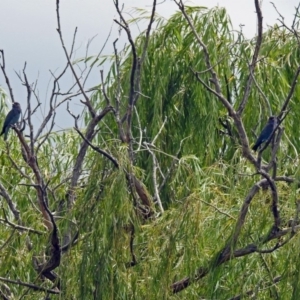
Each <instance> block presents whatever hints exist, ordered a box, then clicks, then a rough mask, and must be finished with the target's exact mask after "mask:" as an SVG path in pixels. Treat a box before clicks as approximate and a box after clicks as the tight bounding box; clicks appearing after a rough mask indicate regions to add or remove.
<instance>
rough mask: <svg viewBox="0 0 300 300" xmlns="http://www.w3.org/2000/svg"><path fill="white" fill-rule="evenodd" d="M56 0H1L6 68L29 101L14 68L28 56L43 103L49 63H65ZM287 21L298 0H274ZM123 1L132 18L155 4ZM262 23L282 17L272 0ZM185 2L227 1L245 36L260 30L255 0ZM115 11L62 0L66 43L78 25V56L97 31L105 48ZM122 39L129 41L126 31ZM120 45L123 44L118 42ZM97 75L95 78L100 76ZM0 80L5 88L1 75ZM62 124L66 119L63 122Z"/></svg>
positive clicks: (101, 0)
mask: <svg viewBox="0 0 300 300" xmlns="http://www.w3.org/2000/svg"><path fill="white" fill-rule="evenodd" d="M55 2H56V1H54V0H52V1H50V0H48V1H47V0H0V49H4V51H5V56H6V68H7V71H8V74H9V76H10V78H11V80H12V84H13V89H14V92H15V96H16V98H17V99H18V101H19V102H21V104H22V102H23V103H24V104H25V101H26V93H25V88H24V87H23V86H21V85H20V83H19V80H18V79H17V76H16V75H15V73H14V71H20V70H22V68H23V65H24V62H25V61H26V62H27V70H28V76H29V79H30V81H31V82H33V81H35V79H36V78H37V77H38V78H39V91H40V96H41V100H42V101H43V102H44V103H45V102H46V99H47V96H46V88H47V83H48V82H49V79H50V74H49V69H51V70H52V71H55V70H56V69H58V68H61V67H62V66H64V64H65V58H64V55H63V51H62V49H61V46H60V41H59V38H58V34H57V31H56V28H57V24H56V14H55ZM160 2H162V3H161V4H160V5H158V13H159V14H161V15H163V16H165V17H166V18H167V17H168V16H170V15H171V14H172V13H174V12H175V10H176V5H175V3H174V2H173V1H172V0H165V1H163V0H161V1H160ZM273 2H274V4H275V5H276V6H277V8H278V10H279V11H280V13H281V14H282V15H283V16H284V17H285V21H286V23H287V24H291V22H292V19H293V16H294V13H295V6H297V5H298V3H299V0H273ZM120 3H124V6H125V11H126V12H127V13H128V14H127V15H125V17H128V18H130V17H131V16H132V14H133V10H132V8H133V7H139V8H144V9H148V10H150V9H151V4H152V0H123V1H121V0H120ZM262 3H263V4H262V10H263V15H264V25H265V28H266V25H273V24H274V23H275V22H276V19H277V18H278V15H277V13H276V11H275V10H274V8H273V6H272V5H271V3H270V1H265V0H264V1H263V2H262ZM186 4H191V5H199V6H207V7H213V6H216V5H219V6H223V7H226V9H227V11H228V14H229V15H230V17H231V19H232V23H233V26H234V27H235V28H236V29H239V25H240V24H243V25H244V27H243V31H244V33H245V35H246V36H247V37H252V36H253V35H254V34H255V32H256V14H255V8H254V0H219V1H217V0H193V1H186ZM114 17H117V14H116V12H115V8H114V6H113V1H112V0H61V22H62V29H63V35H64V38H65V42H66V45H67V47H68V48H69V47H70V43H71V40H72V36H73V33H74V28H75V27H76V26H77V27H78V35H77V42H76V49H77V52H76V56H77V57H81V56H83V54H84V51H85V46H86V44H87V42H88V40H89V39H91V38H92V37H94V36H96V37H95V39H94V40H93V43H92V46H91V48H90V54H96V53H97V52H98V51H99V49H101V47H102V45H103V43H104V41H105V39H106V37H107V35H108V33H109V31H110V28H111V26H112V24H113V18H114ZM113 26H114V27H113V28H114V30H113V32H112V34H111V37H110V41H109V43H108V46H107V47H106V49H105V51H104V53H106V54H110V53H111V51H112V41H113V40H114V39H115V38H116V37H117V26H116V25H113ZM133 29H134V32H135V33H137V32H138V31H137V28H136V27H135V26H133ZM123 36H124V41H125V35H123ZM120 48H121V46H120ZM99 80H100V79H99V78H98V79H97V78H96V79H95V82H99ZM0 86H2V87H4V88H5V89H6V86H5V83H4V80H3V77H2V75H0ZM61 126H62V127H63V124H61Z"/></svg>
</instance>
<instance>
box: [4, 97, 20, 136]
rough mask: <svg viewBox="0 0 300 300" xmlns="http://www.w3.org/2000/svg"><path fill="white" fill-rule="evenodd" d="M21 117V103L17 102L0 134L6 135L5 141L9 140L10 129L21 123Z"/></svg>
mask: <svg viewBox="0 0 300 300" xmlns="http://www.w3.org/2000/svg"><path fill="white" fill-rule="evenodd" d="M20 115H21V106H20V103H18V102H15V103H13V106H12V109H11V111H10V112H9V113H8V114H7V116H6V118H5V121H4V124H3V128H2V132H1V134H0V135H2V134H4V141H6V139H7V134H8V131H9V128H10V127H11V126H12V125H14V124H16V123H17V122H18V121H19V118H20Z"/></svg>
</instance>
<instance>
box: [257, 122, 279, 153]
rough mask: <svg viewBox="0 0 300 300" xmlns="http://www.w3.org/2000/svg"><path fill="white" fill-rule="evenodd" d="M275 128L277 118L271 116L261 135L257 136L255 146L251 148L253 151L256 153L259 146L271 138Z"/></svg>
mask: <svg viewBox="0 0 300 300" xmlns="http://www.w3.org/2000/svg"><path fill="white" fill-rule="evenodd" d="M276 126H277V117H275V116H271V117H270V118H269V120H268V123H267V125H266V126H265V127H264V129H263V130H262V132H261V134H260V135H259V137H258V139H257V141H256V143H255V145H254V146H253V147H252V149H253V150H254V151H256V150H257V149H258V147H259V146H260V145H261V144H263V143H264V142H266V141H267V140H268V139H269V138H270V137H271V135H272V133H273V130H274V129H275V128H276Z"/></svg>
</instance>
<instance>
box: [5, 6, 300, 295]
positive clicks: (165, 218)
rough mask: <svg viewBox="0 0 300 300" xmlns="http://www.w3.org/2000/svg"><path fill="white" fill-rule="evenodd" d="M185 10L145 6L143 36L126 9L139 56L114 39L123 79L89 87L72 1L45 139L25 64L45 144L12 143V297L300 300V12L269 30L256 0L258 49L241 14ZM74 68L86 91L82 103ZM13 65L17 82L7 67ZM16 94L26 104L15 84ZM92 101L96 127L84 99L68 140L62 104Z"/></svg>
mask: <svg viewBox="0 0 300 300" xmlns="http://www.w3.org/2000/svg"><path fill="white" fill-rule="evenodd" d="M174 2H175V3H176V4H177V5H178V8H179V11H178V12H176V13H175V14H174V15H173V16H172V17H171V18H170V19H168V20H165V19H163V18H161V17H159V16H158V15H156V13H155V9H156V5H157V4H156V1H153V6H152V10H151V12H150V15H149V17H148V16H146V13H145V12H141V11H136V14H138V13H141V16H137V18H136V19H135V20H134V21H135V22H137V21H138V20H140V21H145V20H146V21H147V24H148V25H147V28H146V30H145V32H142V33H141V34H140V35H139V36H138V37H137V38H136V39H133V37H132V33H131V29H130V25H131V24H132V22H130V21H127V20H126V19H125V17H124V14H123V12H122V10H121V8H120V5H119V3H118V1H117V0H115V1H114V3H115V7H116V11H117V13H118V15H119V19H118V20H115V21H116V23H117V24H118V26H120V30H121V31H122V32H123V33H124V34H125V35H126V36H127V38H128V41H129V46H128V47H127V48H126V49H124V51H118V48H120V47H121V46H119V45H118V42H117V41H115V42H114V53H113V54H112V56H111V58H112V65H111V68H110V70H109V72H108V74H107V76H104V75H105V74H104V73H103V71H101V82H100V84H99V85H98V86H97V87H95V88H93V89H87V88H86V87H85V82H86V78H85V77H84V76H83V75H84V74H82V73H78V71H77V69H76V64H72V59H73V57H72V53H73V52H72V50H73V46H72V48H71V52H70V51H69V50H68V49H67V48H66V46H65V43H64V36H63V30H62V28H61V26H60V14H59V1H58V0H57V1H56V4H57V23H58V34H59V38H60V40H61V44H62V49H63V51H64V53H65V55H66V66H65V68H64V70H63V72H62V73H61V75H60V76H57V77H54V81H53V90H52V94H51V97H50V99H49V102H50V105H49V113H48V115H46V118H45V119H44V120H43V122H42V123H41V125H40V127H39V128H33V126H32V123H31V116H32V114H34V113H35V109H33V108H32V107H33V104H32V101H33V100H32V99H31V98H30V95H31V94H32V92H35V90H34V89H33V87H32V86H31V85H30V84H29V82H28V79H27V76H26V72H25V69H24V72H23V76H22V77H21V79H22V80H23V83H24V85H25V87H26V89H27V106H28V108H29V109H28V111H27V115H26V116H25V118H24V122H23V123H24V124H26V123H27V124H29V127H30V134H29V135H28V136H26V135H25V137H24V134H23V133H24V132H23V131H22V130H23V128H22V126H21V127H18V128H14V129H15V131H16V133H17V137H18V138H15V137H11V140H12V142H11V147H5V145H4V144H3V146H1V147H2V151H3V155H2V156H1V160H2V166H3V168H2V174H1V178H0V183H1V186H0V188H1V189H0V194H1V196H2V198H3V199H4V200H5V201H3V216H2V218H1V219H0V221H1V224H2V225H3V224H5V226H6V227H5V228H4V229H3V230H1V231H0V232H1V233H0V237H1V241H3V242H2V246H1V248H0V250H1V257H0V261H1V270H0V272H1V273H0V274H1V275H0V276H1V278H0V280H2V281H5V282H6V286H4V285H2V286H1V287H0V290H1V293H2V294H3V295H4V296H3V297H6V298H8V299H9V297H11V298H13V296H10V295H12V294H14V295H18V296H19V295H23V297H25V295H28V297H29V298H30V299H39V298H40V293H46V294H53V296H51V297H53V298H55V297H57V298H61V299H74V298H76V299H108V298H121V299H124V298H130V299H131V298H132V299H142V298H147V299H165V298H168V299H173V298H174V299H177V298H178V299H198V298H199V297H204V298H213V299H227V298H233V299H239V298H241V297H243V296H245V295H250V294H257V297H259V298H260V299H269V298H282V299H291V298H294V299H298V298H299V291H298V276H299V274H298V269H299V267H298V261H299V259H298V251H297V249H298V241H297V240H296V238H295V237H297V231H298V230H299V225H298V206H299V203H298V200H297V199H298V184H299V182H298V180H297V177H298V176H297V174H298V153H297V149H298V146H299V139H298V137H297V130H296V129H297V128H298V116H299V108H298V103H297V100H296V99H297V96H298V93H299V88H298V87H297V84H296V83H297V78H298V75H299V72H300V66H299V63H298V60H297V58H298V51H299V50H298V48H299V42H298V40H299V35H298V31H297V29H298V17H297V14H296V15H295V19H294V23H293V25H292V26H291V27H288V26H287V25H286V24H285V23H284V19H282V20H281V21H282V22H281V26H274V27H273V28H270V29H269V30H268V31H267V32H265V33H263V31H262V12H261V9H260V6H259V2H258V1H257V0H255V5H256V12H257V24H258V31H257V32H258V34H257V36H256V37H255V38H253V39H251V40H249V39H246V38H245V37H244V36H243V33H242V32H237V31H235V30H233V28H232V25H231V22H230V18H229V16H228V15H227V14H226V11H225V9H223V8H219V7H217V8H213V9H207V8H204V7H186V6H184V5H183V3H182V1H174ZM2 54H3V53H2ZM90 61H92V64H91V68H92V67H94V66H95V65H96V64H97V62H100V64H101V63H102V62H103V58H99V57H95V58H94V59H92V60H91V58H90V57H89V58H87V59H86V60H85V62H84V63H87V62H90ZM6 67H7V65H6ZM69 68H70V71H71V72H72V74H73V77H74V79H75V82H76V84H77V87H76V89H74V90H73V91H72V93H71V94H66V93H64V92H63V91H61V90H60V85H59V80H60V78H61V76H64V74H65V71H66V70H67V69H69ZM1 69H2V72H3V74H4V76H6V71H5V63H4V58H3V60H2V64H1ZM88 74H89V72H88ZM8 90H9V91H10V96H11V98H12V100H14V99H13V93H11V86H10V84H9V81H8ZM66 95H67V96H66ZM76 95H80V97H81V98H82V103H83V104H84V105H85V107H86V109H85V110H84V112H83V120H84V122H85V126H83V127H82V128H80V126H79V119H80V117H79V116H78V115H75V114H74V113H73V112H72V102H70V103H69V104H68V112H69V113H70V114H71V115H72V116H73V117H74V124H75V125H74V130H72V131H67V130H66V131H64V132H63V133H61V134H59V133H55V132H52V129H53V124H54V118H55V112H56V110H57V108H58V107H59V106H60V105H61V104H62V103H64V102H65V101H67V100H70V99H71V98H72V97H74V96H76ZM270 115H276V116H277V117H278V119H279V121H280V122H279V123H280V124H279V125H278V127H277V128H276V130H275V131H274V133H273V135H272V137H271V139H270V140H269V141H267V143H266V144H267V145H266V146H268V145H269V146H268V147H266V146H265V147H262V148H261V149H260V150H259V151H258V153H257V155H256V154H254V152H253V151H251V148H250V146H251V144H252V143H253V142H254V141H255V139H256V135H257V134H258V133H259V132H260V130H261V129H262V127H263V126H264V123H265V122H266V121H267V118H268V116H270ZM51 120H52V123H51ZM47 124H49V125H51V126H50V130H48V131H47V130H46V127H45V126H46V125H47ZM283 125H284V127H283ZM42 132H43V133H44V135H41V133H42ZM12 145H13V146H12ZM14 199H18V201H17V202H18V205H17V206H18V210H19V217H18V214H17V215H16V214H15V213H16V210H15V209H14V207H15V206H14V205H15V201H14ZM28 200H29V201H28ZM295 203H296V209H295ZM12 204H13V205H12ZM36 204H38V205H39V209H37V208H36ZM54 210H56V213H55V214H54V213H53V211H54ZM13 218H15V220H14V222H13ZM43 224H44V226H43ZM2 225H1V226H2ZM3 227H4V226H3ZM47 240H48V242H47ZM3 258H5V259H3ZM32 261H33V264H32ZM12 266H13V267H12ZM24 286H25V287H24ZM33 290H35V291H33ZM55 294H56V295H57V296H54V295H55Z"/></svg>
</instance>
